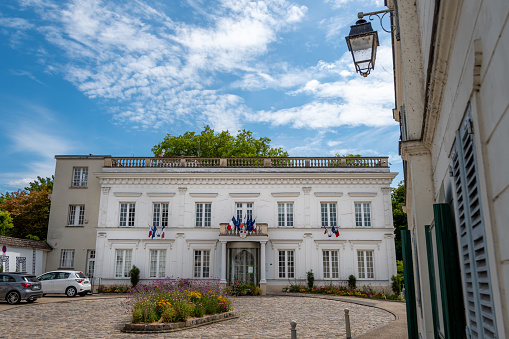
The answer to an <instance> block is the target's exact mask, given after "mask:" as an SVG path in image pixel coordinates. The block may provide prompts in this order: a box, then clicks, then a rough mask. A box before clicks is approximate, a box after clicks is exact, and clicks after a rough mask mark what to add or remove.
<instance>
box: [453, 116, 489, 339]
mask: <svg viewBox="0 0 509 339" xmlns="http://www.w3.org/2000/svg"><path fill="white" fill-rule="evenodd" d="M470 116H471V112H470V106H469V108H468V110H467V114H466V116H465V118H464V120H463V122H462V125H461V127H460V129H459V130H458V132H457V134H456V141H455V144H454V149H453V152H452V154H451V158H452V170H453V176H454V178H453V180H454V187H455V192H456V213H457V218H458V226H459V233H460V244H461V250H460V252H461V257H462V262H463V272H464V281H465V293H466V299H467V300H466V301H467V304H466V305H465V306H466V308H467V314H468V321H469V324H470V332H471V336H472V337H473V338H495V337H497V328H496V320H495V309H494V304H493V294H492V286H491V274H490V269H489V260H488V253H487V250H486V234H485V226H484V219H483V211H482V206H481V197H480V192H479V177H478V169H477V159H476V151H475V145H474V137H473V131H472V121H471V117H470Z"/></svg>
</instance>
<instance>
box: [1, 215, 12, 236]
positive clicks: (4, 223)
mask: <svg viewBox="0 0 509 339" xmlns="http://www.w3.org/2000/svg"><path fill="white" fill-rule="evenodd" d="M13 227H14V224H13V223H12V218H11V215H10V213H9V212H7V211H4V210H0V235H7V230H10V229H11V228H13Z"/></svg>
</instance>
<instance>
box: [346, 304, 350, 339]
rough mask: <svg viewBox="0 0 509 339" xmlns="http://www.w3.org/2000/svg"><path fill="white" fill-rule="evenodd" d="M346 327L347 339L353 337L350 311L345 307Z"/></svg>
mask: <svg viewBox="0 0 509 339" xmlns="http://www.w3.org/2000/svg"><path fill="white" fill-rule="evenodd" d="M345 327H346V339H352V331H350V311H349V310H348V308H345Z"/></svg>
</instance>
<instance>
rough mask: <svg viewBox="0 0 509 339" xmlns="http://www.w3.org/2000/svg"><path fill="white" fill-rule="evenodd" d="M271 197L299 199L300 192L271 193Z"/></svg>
mask: <svg viewBox="0 0 509 339" xmlns="http://www.w3.org/2000/svg"><path fill="white" fill-rule="evenodd" d="M271 195H272V196H273V197H274V198H292V197H298V196H299V195H300V192H276V193H271Z"/></svg>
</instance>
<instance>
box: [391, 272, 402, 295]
mask: <svg viewBox="0 0 509 339" xmlns="http://www.w3.org/2000/svg"><path fill="white" fill-rule="evenodd" d="M391 281H392V283H391V287H392V292H394V294H396V295H399V294H401V279H400V277H399V276H396V275H393V276H392V277H391Z"/></svg>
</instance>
